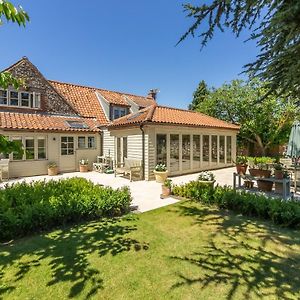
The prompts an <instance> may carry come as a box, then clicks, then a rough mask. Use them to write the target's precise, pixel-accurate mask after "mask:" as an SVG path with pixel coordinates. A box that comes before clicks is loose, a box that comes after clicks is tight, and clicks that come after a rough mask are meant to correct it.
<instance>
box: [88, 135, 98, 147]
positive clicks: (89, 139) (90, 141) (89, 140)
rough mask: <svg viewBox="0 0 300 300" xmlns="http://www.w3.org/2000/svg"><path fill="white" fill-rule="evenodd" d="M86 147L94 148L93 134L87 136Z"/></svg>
mask: <svg viewBox="0 0 300 300" xmlns="http://www.w3.org/2000/svg"><path fill="white" fill-rule="evenodd" d="M88 148H96V143H95V137H94V136H89V137H88Z"/></svg>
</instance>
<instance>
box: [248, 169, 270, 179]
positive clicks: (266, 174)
mask: <svg viewBox="0 0 300 300" xmlns="http://www.w3.org/2000/svg"><path fill="white" fill-rule="evenodd" d="M249 173H250V175H251V176H254V177H262V178H269V177H271V170H260V169H249Z"/></svg>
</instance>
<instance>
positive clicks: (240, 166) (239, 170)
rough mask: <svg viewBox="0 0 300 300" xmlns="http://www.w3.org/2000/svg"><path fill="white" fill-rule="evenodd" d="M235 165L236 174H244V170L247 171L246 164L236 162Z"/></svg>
mask: <svg viewBox="0 0 300 300" xmlns="http://www.w3.org/2000/svg"><path fill="white" fill-rule="evenodd" d="M235 167H236V172H237V173H238V174H242V175H245V174H246V172H247V168H248V165H244V164H236V165H235Z"/></svg>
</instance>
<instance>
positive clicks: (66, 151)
mask: <svg viewBox="0 0 300 300" xmlns="http://www.w3.org/2000/svg"><path fill="white" fill-rule="evenodd" d="M60 141H61V143H60V147H61V152H60V153H61V155H73V154H74V137H72V136H67V137H65V136H64V137H61V139H60Z"/></svg>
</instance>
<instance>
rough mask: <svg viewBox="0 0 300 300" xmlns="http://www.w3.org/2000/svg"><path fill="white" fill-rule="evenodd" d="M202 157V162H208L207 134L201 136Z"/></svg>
mask: <svg viewBox="0 0 300 300" xmlns="http://www.w3.org/2000/svg"><path fill="white" fill-rule="evenodd" d="M202 148H203V149H202V151H203V154H202V155H203V157H202V161H204V162H209V135H204V136H203V147H202Z"/></svg>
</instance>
